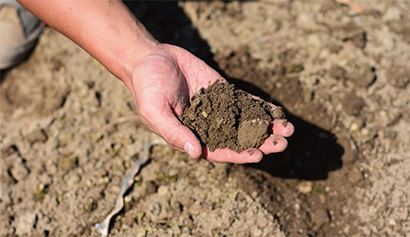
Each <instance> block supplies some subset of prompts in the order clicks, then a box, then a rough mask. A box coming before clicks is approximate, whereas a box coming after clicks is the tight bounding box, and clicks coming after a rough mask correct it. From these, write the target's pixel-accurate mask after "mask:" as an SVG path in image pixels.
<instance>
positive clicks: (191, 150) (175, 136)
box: [151, 111, 202, 158]
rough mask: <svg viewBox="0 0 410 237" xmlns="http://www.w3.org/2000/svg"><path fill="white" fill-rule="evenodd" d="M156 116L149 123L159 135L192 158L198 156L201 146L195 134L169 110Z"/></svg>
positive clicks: (200, 152)
mask: <svg viewBox="0 0 410 237" xmlns="http://www.w3.org/2000/svg"><path fill="white" fill-rule="evenodd" d="M162 115H163V116H162V117H161V116H156V119H155V121H151V124H152V125H153V126H154V127H155V129H156V130H157V131H158V133H159V135H160V136H161V137H162V138H163V139H164V140H165V141H166V142H167V143H168V144H169V145H170V146H171V147H172V148H174V149H176V150H179V151H184V152H186V153H188V155H190V156H191V157H192V158H199V157H200V156H201V154H202V146H201V143H200V142H199V140H198V139H197V137H196V136H195V134H194V133H193V132H192V131H191V130H190V129H189V128H187V127H186V126H184V125H182V124H181V122H180V121H179V120H178V119H177V118H176V117H175V115H174V113H172V112H171V111H169V112H165V113H164V112H163V113H162Z"/></svg>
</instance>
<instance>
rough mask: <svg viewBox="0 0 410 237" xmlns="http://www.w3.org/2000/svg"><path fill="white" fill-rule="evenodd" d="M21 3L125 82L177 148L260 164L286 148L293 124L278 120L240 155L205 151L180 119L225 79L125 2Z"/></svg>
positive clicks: (146, 116)
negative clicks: (167, 40) (150, 27)
mask: <svg viewBox="0 0 410 237" xmlns="http://www.w3.org/2000/svg"><path fill="white" fill-rule="evenodd" d="M22 4H23V5H24V7H26V8H27V9H29V10H30V11H31V12H32V13H33V14H34V15H36V16H38V17H39V18H40V19H41V20H43V21H44V22H46V23H47V24H49V25H50V26H51V27H53V28H56V29H57V30H58V31H60V32H61V33H62V34H64V35H66V36H67V37H68V38H70V39H71V40H73V41H74V42H76V43H77V44H78V45H80V46H81V47H82V48H84V49H85V50H86V51H87V52H88V53H90V54H91V55H92V56H93V57H95V58H96V59H97V60H98V61H99V62H101V64H102V65H104V66H105V67H106V68H107V69H108V70H109V71H110V72H111V73H112V74H113V75H115V76H116V77H118V78H119V79H120V80H122V81H123V82H124V83H125V84H126V85H127V87H128V88H129V89H130V91H131V93H132V95H133V97H134V101H135V104H136V108H137V111H138V113H139V115H140V118H141V121H142V122H143V123H144V124H145V125H146V126H147V127H148V128H149V129H150V130H151V131H153V132H154V133H156V134H157V135H159V136H161V137H162V138H164V139H165V141H166V142H167V143H168V144H169V145H170V146H172V147H173V148H174V149H177V150H180V151H185V152H187V153H188V154H189V155H190V156H192V157H194V158H199V157H201V156H202V157H204V158H206V159H208V160H210V161H213V162H233V163H248V162H258V161H260V160H261V159H262V155H263V154H268V153H273V152H280V151H283V150H284V149H285V148H286V146H287V142H286V140H285V139H284V138H283V137H286V136H290V135H291V134H292V133H293V126H292V125H290V124H289V125H288V126H286V128H285V127H283V126H282V125H281V123H280V122H279V123H274V126H273V131H271V132H272V133H273V134H274V136H273V137H270V138H269V139H267V140H266V141H265V143H263V144H262V145H260V146H259V148H258V149H253V150H248V152H242V153H237V152H235V151H232V150H228V149H216V150H214V151H209V150H208V149H206V148H204V147H202V145H201V143H200V141H199V140H198V139H197V137H196V136H195V135H194V133H193V132H192V131H191V130H190V129H189V128H187V127H185V126H184V125H182V124H181V122H180V121H179V120H178V119H177V116H178V115H181V114H182V112H183V111H184V109H185V108H186V107H187V106H188V101H189V98H191V96H193V95H194V93H196V92H197V91H198V90H200V89H201V88H202V87H203V88H206V87H207V86H209V85H211V84H212V83H214V82H215V81H216V80H217V79H219V78H222V77H221V76H220V75H219V74H218V73H217V72H216V71H214V70H213V69H211V68H210V67H209V66H208V65H206V64H205V63H204V62H203V61H202V60H200V59H198V58H197V57H195V56H194V55H192V54H191V53H189V52H188V51H186V50H184V49H182V48H180V47H177V46H171V45H167V44H161V43H159V42H158V41H157V40H156V39H155V38H154V37H153V36H152V35H151V34H150V33H149V32H148V31H147V29H146V28H145V27H144V26H143V25H142V24H141V22H139V21H138V20H137V19H136V18H135V17H134V16H133V15H132V14H131V12H130V11H129V10H128V9H127V7H126V6H125V5H124V3H123V2H122V1H112V2H110V3H109V4H108V3H107V4H100V3H99V2H93V1H79V2H76V3H75V7H74V5H73V4H72V3H67V2H64V1H54V2H52V3H51V2H48V1H41V2H35V3H34V2H33V1H22ZM45 9H46V10H45ZM67 9H68V10H67ZM90 9H92V12H90ZM112 9H116V10H115V11H112ZM90 16H92V18H90ZM85 23H87V24H85ZM72 26H76V27H72ZM83 32H87V34H83ZM250 123H253V122H252V121H250ZM258 123H259V121H258ZM265 123H266V122H265ZM269 133H270V132H269ZM274 141H275V142H274ZM215 148H216V147H215ZM211 150H213V149H211ZM238 151H239V150H238Z"/></svg>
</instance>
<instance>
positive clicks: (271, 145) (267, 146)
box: [258, 134, 288, 155]
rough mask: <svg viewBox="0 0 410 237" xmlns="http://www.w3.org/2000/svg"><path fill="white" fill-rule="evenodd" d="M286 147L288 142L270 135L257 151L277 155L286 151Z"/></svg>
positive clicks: (277, 136)
mask: <svg viewBox="0 0 410 237" xmlns="http://www.w3.org/2000/svg"><path fill="white" fill-rule="evenodd" d="M287 147H288V141H287V140H286V139H285V138H284V137H282V136H280V135H276V134H274V135H271V136H270V137H268V138H267V139H266V140H265V142H263V144H262V145H260V146H259V148H258V149H259V150H260V151H262V153H263V154H265V155H267V154H270V153H278V152H282V151H284V150H286V148H287Z"/></svg>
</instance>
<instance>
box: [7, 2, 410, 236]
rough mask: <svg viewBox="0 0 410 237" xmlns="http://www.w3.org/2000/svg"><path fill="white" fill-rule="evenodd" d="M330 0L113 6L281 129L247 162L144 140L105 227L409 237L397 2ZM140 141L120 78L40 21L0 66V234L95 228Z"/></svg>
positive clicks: (402, 26)
mask: <svg viewBox="0 0 410 237" xmlns="http://www.w3.org/2000/svg"><path fill="white" fill-rule="evenodd" d="M340 2H342V1H337V0H320V1H306V0H300V1H288V0H261V1H211V2H209V1H180V2H174V1H149V2H143V1H129V2H128V1H126V4H127V6H128V7H129V8H130V10H131V11H132V12H133V13H134V14H135V15H136V17H137V18H139V19H141V21H142V22H143V23H144V24H145V25H146V26H147V28H148V30H149V31H150V32H152V33H153V34H154V36H155V37H156V38H157V39H158V40H159V41H161V42H165V43H171V44H176V45H179V46H182V47H184V48H186V49H187V50H189V51H191V52H192V53H194V54H195V55H197V56H198V57H200V58H201V59H203V60H204V61H205V62H206V63H208V64H209V65H211V66H212V67H213V68H215V69H216V70H218V71H219V72H220V74H221V75H222V76H223V77H224V78H226V79H227V80H228V81H229V82H230V83H232V84H235V86H236V87H237V88H240V89H242V90H244V91H246V92H248V93H251V94H253V95H256V96H258V97H260V98H262V99H264V100H266V101H268V102H270V103H272V104H275V105H279V106H281V107H283V108H284V111H285V114H286V118H287V120H288V121H289V122H291V123H292V124H294V126H295V133H294V135H293V136H292V137H291V138H289V139H288V141H289V145H288V148H287V150H286V151H285V152H283V153H277V154H271V155H268V156H265V157H264V159H263V160H262V162H261V163H259V164H252V165H232V164H212V163H210V162H208V161H205V160H194V159H191V158H190V157H188V156H187V155H186V154H183V153H181V152H177V151H174V150H172V149H171V148H169V147H168V146H167V145H155V146H154V147H153V148H152V150H151V156H150V158H151V161H150V162H149V163H148V164H146V165H145V166H144V167H143V168H142V170H141V172H140V173H139V174H138V175H137V176H136V178H135V184H134V186H133V189H131V190H129V192H128V193H127V195H126V197H125V208H124V210H123V211H121V212H120V213H119V214H118V215H117V217H116V218H115V219H114V221H113V223H112V230H111V234H112V235H113V236H292V237H293V236H406V235H408V233H410V202H409V200H410V172H409V170H410V150H409V147H410V120H409V118H410V107H409V104H410V96H409V95H410V77H409V75H410V63H409V62H410V15H409V12H410V6H409V4H410V2H409V1H407V0H395V1H391V0H380V1H373V0H351V2H354V3H355V4H357V6H359V7H360V8H361V10H360V9H359V8H357V7H351V6H349V5H346V4H342V3H340ZM1 33H3V32H1ZM199 107H200V106H199ZM201 109H202V107H201ZM204 109H206V108H204ZM205 112H206V114H207V116H208V117H209V116H213V115H211V112H212V111H206V110H205ZM201 113H202V112H201ZM266 114H267V115H266V120H269V119H270V117H269V116H270V115H269V113H266ZM203 115H204V114H202V116H203ZM215 116H216V115H215ZM197 117H199V118H201V114H200V115H199V116H197ZM252 121H253V119H250V122H243V121H239V120H238V121H236V123H237V124H236V125H235V126H238V128H239V126H240V123H241V122H243V124H244V125H243V126H245V125H246V124H248V125H249V124H251V125H254V123H256V124H259V121H255V122H252ZM260 123H261V124H262V125H263V126H262V125H261V130H265V124H266V122H260ZM262 127H263V128H262ZM199 133H200V132H198V134H199ZM238 135H239V131H238ZM155 139H158V138H156V137H155V136H154V135H153V134H152V133H151V132H150V131H148V130H147V129H146V128H145V127H144V125H143V124H142V123H141V122H140V120H139V118H138V115H137V113H136V112H135V108H134V103H133V101H132V96H131V93H130V92H129V91H128V90H127V89H126V87H125V86H124V85H123V84H122V83H121V82H120V81H119V80H117V79H116V78H114V77H113V76H111V75H110V74H109V73H108V72H107V70H106V69H104V68H103V67H102V66H101V65H100V64H99V63H98V62H97V61H95V60H94V59H92V58H91V57H90V56H89V55H88V54H87V53H86V52H84V51H83V50H82V49H81V48H79V47H78V46H76V45H75V44H74V43H73V42H71V41H70V40H68V39H67V38H65V37H64V36H62V35H61V34H59V33H57V32H56V31H54V30H53V29H50V28H47V29H46V30H45V32H44V33H43V35H42V36H41V38H40V40H39V44H38V45H37V47H36V48H35V49H34V51H33V52H32V54H31V56H30V57H29V58H28V59H27V60H26V61H24V62H23V63H21V64H20V65H18V66H17V67H14V68H13V69H10V70H8V71H1V83H0V236H16V235H17V236H72V235H74V236H78V235H80V236H99V233H98V232H97V231H96V230H95V229H94V226H95V224H96V223H100V222H101V221H102V220H104V218H105V217H106V216H107V215H108V213H110V212H111V210H112V209H113V208H114V205H115V199H116V195H117V194H118V192H119V190H120V186H121V181H122V179H123V178H124V177H125V175H126V174H127V172H128V171H129V169H130V168H131V167H132V165H133V164H134V163H135V161H136V160H137V159H138V158H139V157H141V155H142V148H143V146H144V144H145V143H146V142H147V141H148V140H155ZM239 140H240V139H238V143H240V142H239ZM204 143H206V141H204ZM255 144H256V143H255ZM237 145H238V144H237ZM252 145H253V144H252ZM215 146H217V145H215ZM246 146H248V144H247V145H246ZM249 146H250V145H249Z"/></svg>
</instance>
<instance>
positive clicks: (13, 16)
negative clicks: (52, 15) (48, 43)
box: [0, 0, 44, 70]
mask: <svg viewBox="0 0 410 237" xmlns="http://www.w3.org/2000/svg"><path fill="white" fill-rule="evenodd" d="M43 29H44V24H43V23H42V22H41V21H40V20H39V19H38V18H37V17H35V16H34V15H33V14H31V13H30V12H28V11H27V10H26V9H24V8H23V7H22V6H21V5H20V4H18V3H17V2H16V1H14V0H0V69H1V70H3V69H6V68H10V67H12V66H15V65H16V64H18V63H19V62H21V61H22V60H23V59H25V58H26V57H27V56H28V54H29V53H30V50H31V49H33V48H34V46H35V45H36V43H37V41H38V38H39V36H40V34H41V33H42V32H43Z"/></svg>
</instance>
